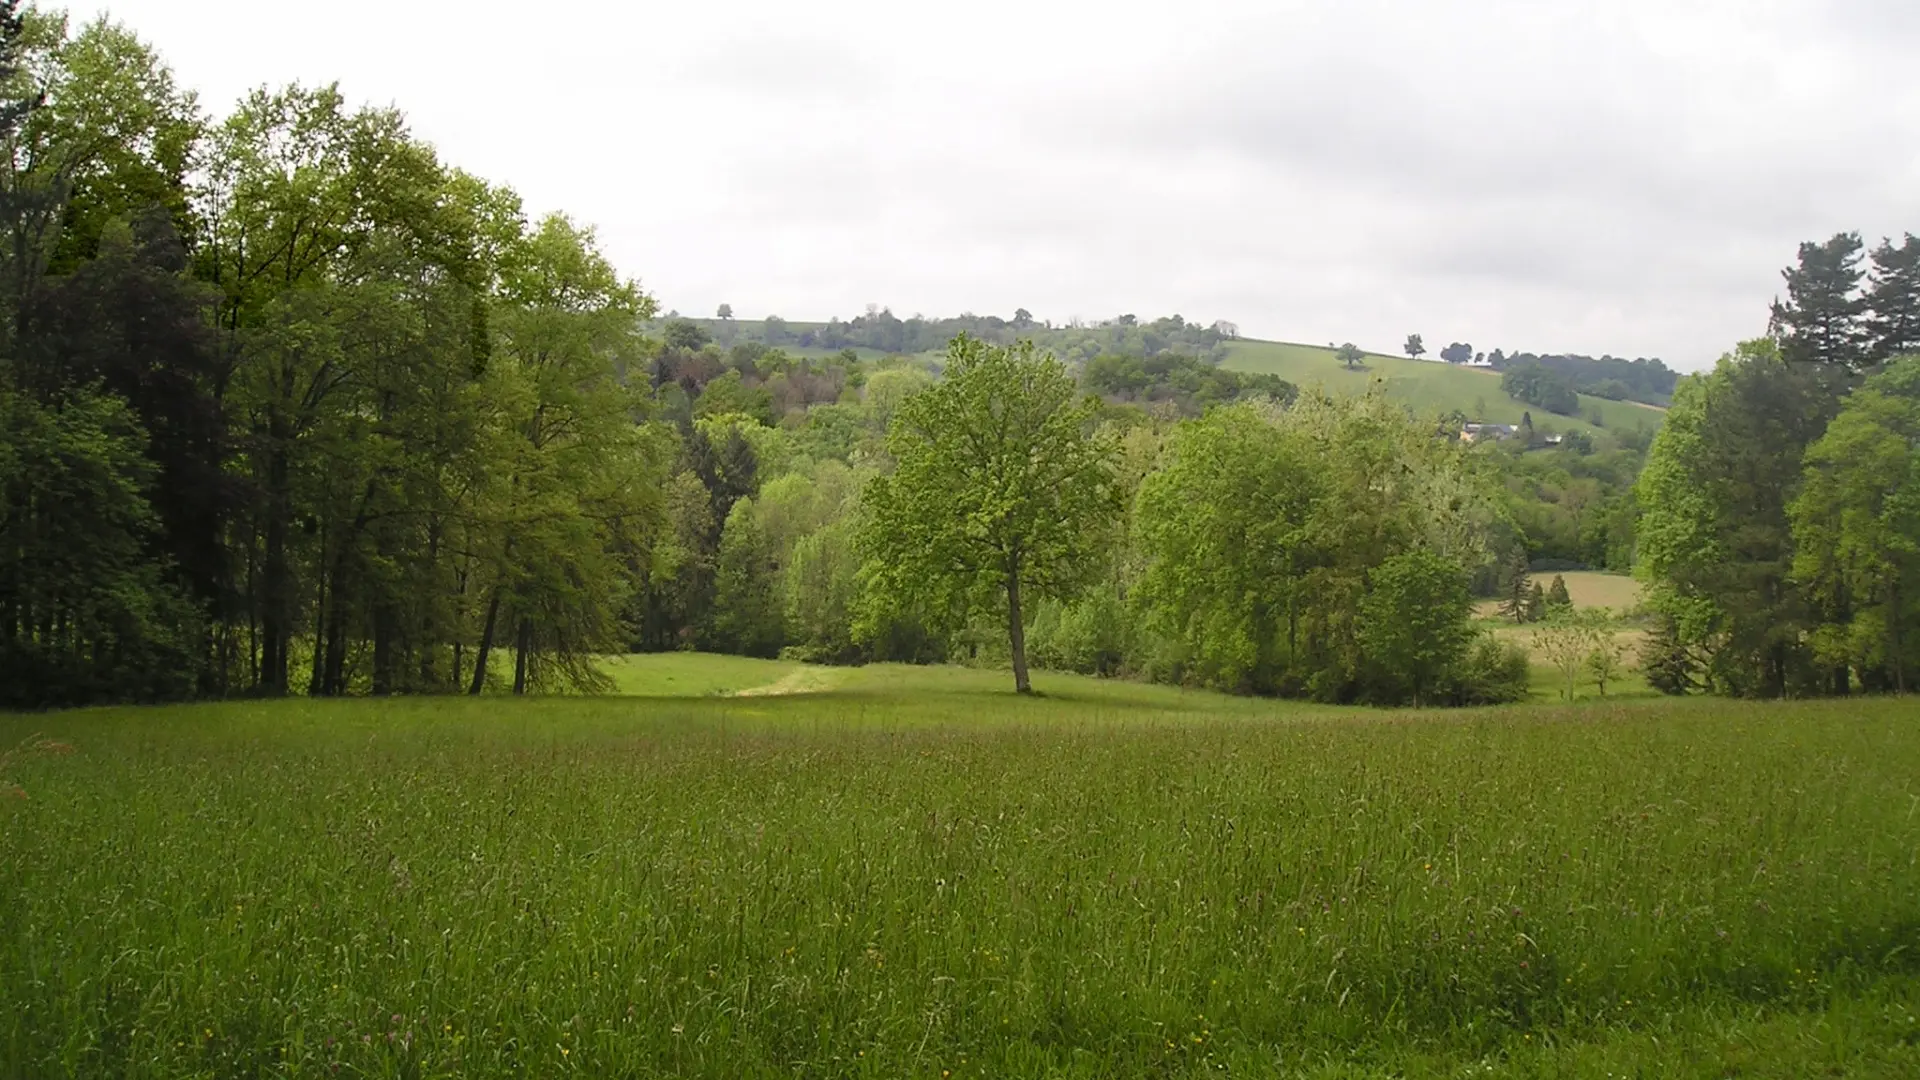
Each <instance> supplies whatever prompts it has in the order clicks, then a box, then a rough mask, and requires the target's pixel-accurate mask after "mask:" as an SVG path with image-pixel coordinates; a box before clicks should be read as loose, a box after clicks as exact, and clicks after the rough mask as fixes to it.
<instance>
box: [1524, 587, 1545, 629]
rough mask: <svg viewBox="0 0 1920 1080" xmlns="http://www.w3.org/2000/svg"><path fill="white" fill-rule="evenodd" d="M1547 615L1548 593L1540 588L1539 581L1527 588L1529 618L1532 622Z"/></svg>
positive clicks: (1528, 620)
mask: <svg viewBox="0 0 1920 1080" xmlns="http://www.w3.org/2000/svg"><path fill="white" fill-rule="evenodd" d="M1546 617H1547V594H1546V593H1545V592H1544V591H1543V590H1542V589H1541V588H1540V583H1539V582H1537V581H1536V582H1534V583H1533V588H1531V589H1528V590H1527V618H1526V621H1527V622H1530V623H1536V622H1540V621H1541V620H1543V619H1545V618H1546Z"/></svg>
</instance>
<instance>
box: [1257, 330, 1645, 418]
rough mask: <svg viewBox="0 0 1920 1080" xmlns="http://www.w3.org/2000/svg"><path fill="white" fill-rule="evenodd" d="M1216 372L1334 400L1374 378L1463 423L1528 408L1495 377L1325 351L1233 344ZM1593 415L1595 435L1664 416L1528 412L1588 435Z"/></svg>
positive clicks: (1611, 408)
mask: <svg viewBox="0 0 1920 1080" xmlns="http://www.w3.org/2000/svg"><path fill="white" fill-rule="evenodd" d="M1223 366H1225V367H1227V368H1230V369H1233V370H1236V371H1252V372H1268V373H1272V374H1275V375H1278V376H1280V377H1281V378H1283V379H1286V380H1287V381H1288V382H1291V383H1293V384H1295V385H1297V386H1300V387H1302V388H1307V387H1311V386H1315V385H1318V386H1321V387H1324V388H1325V389H1326V390H1327V391H1328V392H1330V393H1335V394H1359V393H1363V392H1365V391H1366V389H1367V387H1368V386H1370V385H1372V382H1373V380H1375V379H1382V380H1385V382H1386V387H1387V393H1388V394H1389V395H1391V396H1393V397H1395V398H1397V399H1399V400H1402V401H1405V402H1407V403H1408V404H1410V405H1412V406H1413V407H1414V408H1416V409H1419V410H1422V411H1424V412H1428V413H1434V414H1445V413H1449V412H1452V411H1454V410H1456V409H1457V410H1459V411H1460V412H1461V413H1464V414H1465V415H1466V416H1467V417H1468V418H1469V419H1473V420H1483V421H1487V422H1489V423H1499V424H1517V423H1519V422H1520V416H1521V414H1522V413H1524V412H1527V411H1529V409H1530V406H1527V405H1525V404H1522V403H1521V402H1518V401H1515V400H1514V399H1513V398H1510V397H1508V396H1507V395H1506V394H1504V393H1502V392H1501V390H1500V376H1499V374H1498V373H1496V372H1493V371H1489V370H1486V369H1484V368H1467V367H1456V366H1455V365H1452V364H1447V363H1442V362H1439V361H1435V360H1409V359H1407V358H1406V357H1404V356H1382V355H1378V354H1373V353H1369V354H1368V356H1367V360H1366V366H1365V367H1363V368H1360V369H1357V370H1353V371H1349V370H1347V368H1346V366H1345V365H1343V364H1341V363H1340V361H1339V360H1336V359H1335V358H1334V354H1333V350H1331V349H1326V348H1322V347H1320V346H1316V345H1295V344H1289V343H1286V342H1277V341H1236V342H1234V343H1233V344H1231V345H1229V346H1228V348H1227V358H1226V360H1225V362H1224V365H1223ZM1594 409H1598V410H1600V414H1601V420H1602V422H1603V423H1602V430H1607V429H1611V430H1616V431H1619V430H1628V429H1631V428H1636V427H1645V428H1647V429H1648V430H1653V429H1655V428H1658V427H1659V425H1660V421H1661V418H1662V417H1663V416H1664V415H1665V411H1664V410H1662V409H1657V408H1654V407H1652V406H1650V405H1641V404H1638V403H1635V402H1631V401H1607V400H1605V399H1604V398H1595V397H1587V396H1584V395H1582V396H1581V398H1580V415H1579V416H1578V417H1566V416H1555V415H1553V414H1552V413H1549V412H1547V411H1546V410H1544V409H1537V408H1534V409H1531V411H1532V413H1533V422H1534V424H1535V425H1536V426H1539V427H1542V428H1545V427H1549V426H1550V427H1553V428H1554V429H1556V430H1560V431H1571V430H1576V429H1577V430H1582V431H1592V430H1594V428H1593V425H1592V424H1591V423H1589V422H1588V420H1587V416H1588V414H1589V413H1590V412H1591V411H1592V410H1594Z"/></svg>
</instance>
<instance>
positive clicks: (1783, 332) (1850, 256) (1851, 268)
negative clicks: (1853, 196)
mask: <svg viewBox="0 0 1920 1080" xmlns="http://www.w3.org/2000/svg"><path fill="white" fill-rule="evenodd" d="M1862 250H1863V246H1862V244H1861V242H1860V234H1859V233H1839V234H1837V235H1835V236H1834V238H1833V239H1831V240H1829V241H1827V242H1826V243H1824V244H1815V243H1804V244H1801V245H1800V258H1799V264H1798V265H1797V266H1791V267H1788V268H1787V269H1785V270H1782V271H1781V272H1780V274H1781V276H1782V277H1784V278H1785V279H1786V282H1787V299H1786V302H1785V303H1782V302H1781V301H1779V300H1775V301H1774V302H1773V318H1772V320H1771V322H1770V325H1769V327H1768V329H1769V332H1770V333H1772V334H1773V336H1774V337H1775V338H1776V339H1777V340H1778V341H1779V342H1780V355H1781V356H1782V357H1783V358H1785V359H1786V360H1787V361H1788V362H1789V363H1799V364H1824V365H1827V366H1829V367H1834V368H1845V369H1848V370H1854V369H1858V368H1860V367H1862V366H1864V364H1865V362H1866V358H1867V330H1866V327H1865V326H1863V325H1862V322H1861V319H1862V316H1863V315H1864V313H1865V308H1866V305H1865V303H1864V301H1863V300H1862V298H1861V297H1860V296H1858V295H1857V293H1858V291H1859V288H1860V277H1861V270H1860V257H1861V252H1862Z"/></svg>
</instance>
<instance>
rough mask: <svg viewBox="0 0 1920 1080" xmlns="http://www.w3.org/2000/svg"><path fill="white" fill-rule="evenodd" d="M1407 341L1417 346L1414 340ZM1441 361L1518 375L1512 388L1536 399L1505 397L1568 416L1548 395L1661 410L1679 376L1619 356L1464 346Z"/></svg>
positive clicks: (1658, 364)
mask: <svg viewBox="0 0 1920 1080" xmlns="http://www.w3.org/2000/svg"><path fill="white" fill-rule="evenodd" d="M1409 340H1410V341H1413V342H1415V343H1416V344H1417V335H1416V337H1415V338H1413V339H1409ZM1421 351H1423V352H1424V351H1425V350H1424V349H1422V350H1421ZM1440 358H1441V359H1442V360H1445V361H1446V362H1447V363H1449V364H1484V365H1486V366H1487V367H1490V368H1492V369H1493V370H1495V371H1498V372H1503V373H1510V375H1512V374H1517V375H1520V376H1521V377H1522V378H1521V380H1520V381H1518V382H1516V383H1514V384H1513V385H1515V386H1525V387H1532V386H1536V385H1537V386H1539V387H1541V389H1540V390H1539V391H1537V393H1538V394H1539V395H1540V398H1539V399H1536V398H1535V397H1532V396H1528V397H1522V396H1521V395H1520V394H1519V393H1516V392H1515V391H1514V390H1511V389H1509V390H1508V391H1507V392H1508V393H1510V394H1513V396H1515V397H1518V398H1520V400H1522V401H1527V402H1529V403H1531V404H1535V405H1539V406H1541V407H1542V408H1550V409H1552V411H1554V412H1557V413H1562V414H1564V415H1569V416H1570V415H1572V414H1573V411H1574V409H1575V408H1577V407H1578V402H1572V403H1570V404H1567V405H1566V407H1564V408H1555V407H1553V406H1551V405H1548V403H1547V400H1548V395H1551V400H1555V401H1559V402H1567V401H1568V398H1570V396H1571V395H1573V394H1586V395H1588V396H1590V397H1598V398H1606V399H1607V400H1609V401H1638V402H1642V403H1645V404H1648V405H1665V404H1666V403H1667V402H1668V401H1669V400H1671V399H1672V397H1673V388H1674V385H1675V384H1676V383H1678V382H1679V380H1680V373H1679V372H1677V371H1675V370H1673V369H1672V368H1670V367H1668V366H1667V365H1666V364H1665V363H1664V362H1663V361H1661V360H1659V359H1658V358H1653V359H1648V358H1646V357H1636V358H1635V359H1632V360H1628V359H1626V358H1624V357H1619V356H1601V357H1599V358H1598V359H1596V358H1594V357H1591V356H1578V355H1571V354H1560V353H1548V354H1544V355H1542V354H1538V353H1530V352H1515V353H1509V352H1506V351H1505V350H1502V349H1494V350H1493V351H1492V352H1475V351H1474V349H1473V346H1472V345H1470V344H1468V343H1466V342H1462V341H1456V342H1453V343H1451V344H1449V345H1447V347H1446V348H1444V349H1441V350H1440ZM1563 395H1564V396H1563Z"/></svg>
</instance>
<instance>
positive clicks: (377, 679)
mask: <svg viewBox="0 0 1920 1080" xmlns="http://www.w3.org/2000/svg"><path fill="white" fill-rule="evenodd" d="M379 591H380V598H379V599H377V600H375V601H374V602H373V692H374V693H375V694H377V695H380V696H382V697H384V696H386V695H388V694H391V693H393V689H394V686H393V683H394V679H393V674H394V667H395V658H394V640H393V639H394V638H395V636H397V635H396V634H395V633H394V630H395V624H396V623H398V622H399V621H400V616H399V615H398V613H396V612H395V611H394V610H393V601H392V600H390V599H388V592H387V590H386V589H385V588H381V589H380V590H379Z"/></svg>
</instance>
